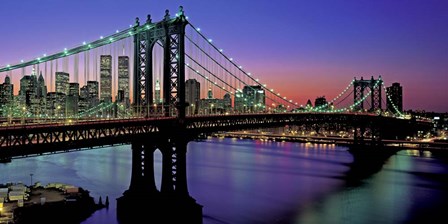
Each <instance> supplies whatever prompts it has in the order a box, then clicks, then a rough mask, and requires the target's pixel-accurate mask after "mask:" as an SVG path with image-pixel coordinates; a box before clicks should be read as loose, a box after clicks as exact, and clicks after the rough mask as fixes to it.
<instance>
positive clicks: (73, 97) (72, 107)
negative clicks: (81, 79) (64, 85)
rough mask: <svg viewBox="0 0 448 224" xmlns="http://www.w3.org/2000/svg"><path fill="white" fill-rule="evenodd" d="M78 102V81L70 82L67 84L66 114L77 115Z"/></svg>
mask: <svg viewBox="0 0 448 224" xmlns="http://www.w3.org/2000/svg"><path fill="white" fill-rule="evenodd" d="M78 102H79V83H77V82H72V83H70V84H69V90H68V95H67V101H66V106H67V107H66V110H67V116H76V115H78Z"/></svg>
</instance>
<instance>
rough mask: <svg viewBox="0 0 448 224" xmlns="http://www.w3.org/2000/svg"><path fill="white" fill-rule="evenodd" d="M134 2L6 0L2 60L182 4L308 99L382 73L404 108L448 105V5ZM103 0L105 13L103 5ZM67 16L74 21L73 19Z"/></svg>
mask: <svg viewBox="0 0 448 224" xmlns="http://www.w3.org/2000/svg"><path fill="white" fill-rule="evenodd" d="M137 2H138V3H136V4H140V5H148V7H134V6H133V5H132V4H128V5H126V4H125V3H124V2H122V1H116V3H117V4H114V3H112V4H105V3H106V2H105V1H96V2H92V3H90V2H89V5H90V6H91V8H89V9H85V11H84V13H83V15H82V16H77V14H76V13H75V12H76V10H73V11H74V12H71V10H69V11H68V12H67V14H66V15H60V14H58V16H57V17H56V18H55V17H54V15H55V14H56V13H55V12H56V11H57V10H62V9H64V8H69V7H71V8H73V9H79V10H81V5H83V4H84V3H81V2H80V3H55V2H52V1H43V2H42V3H41V4H39V5H35V4H29V5H27V1H22V2H20V3H16V2H6V3H3V4H5V7H2V9H0V18H1V19H2V20H4V21H10V23H8V24H5V29H6V30H8V32H9V34H10V35H5V36H2V37H0V43H1V47H2V48H3V49H5V51H4V52H9V53H8V54H1V55H0V66H3V65H5V64H8V63H14V62H17V61H18V60H20V59H21V58H22V57H23V58H25V59H27V58H34V57H36V56H37V55H40V54H41V53H52V52H56V51H57V49H60V48H61V47H70V46H75V45H78V44H79V42H80V41H83V40H89V41H92V40H94V39H97V38H98V36H99V35H109V34H111V33H113V32H114V31H115V30H116V29H120V28H121V29H123V28H126V27H127V26H128V25H126V24H132V23H133V21H134V18H135V17H136V16H138V17H140V18H141V19H142V20H143V18H145V16H146V14H148V13H149V14H152V17H153V18H154V19H155V20H159V19H161V18H162V17H163V11H164V10H165V9H169V10H170V12H171V14H172V15H174V13H175V12H177V7H178V6H179V5H183V6H184V9H185V11H186V14H187V16H189V17H190V21H191V22H192V23H193V24H195V26H198V27H201V29H202V30H203V32H204V33H206V34H207V36H210V37H211V38H213V41H214V43H216V45H217V46H219V47H222V48H223V49H224V50H225V51H226V54H228V55H230V56H232V57H234V58H235V61H237V63H239V64H241V65H243V66H244V67H245V69H247V70H248V71H250V72H252V74H254V76H256V77H259V78H260V80H261V81H262V82H264V83H268V84H269V86H272V87H273V88H275V89H276V90H278V91H279V92H281V93H282V95H286V96H288V98H292V99H293V100H294V101H296V102H299V103H301V104H305V103H306V101H307V100H308V99H311V100H312V101H313V100H314V99H315V98H316V97H318V96H321V95H324V96H326V97H327V99H328V98H333V97H334V96H335V95H336V94H337V93H339V92H340V91H341V90H342V89H343V88H345V86H346V85H347V84H348V82H349V81H350V80H351V79H352V78H353V77H357V78H360V77H361V76H363V77H364V78H369V77H370V76H372V75H373V76H378V75H381V76H382V77H383V79H384V81H385V84H386V86H390V85H391V84H392V83H394V82H398V83H400V84H401V85H402V86H403V109H404V110H408V109H413V110H418V109H424V110H427V111H437V112H447V111H448V107H447V106H446V105H444V104H443V103H440V102H444V99H445V98H446V97H448V95H447V94H448V93H447V91H445V87H446V85H448V81H447V79H448V78H447V76H446V73H447V68H446V65H445V63H446V62H447V61H448V60H447V59H448V56H447V55H446V53H444V52H447V50H448V47H447V44H446V43H445V42H444V41H443V40H444V39H447V36H448V32H447V28H445V25H444V24H446V22H447V21H448V16H447V15H446V14H445V13H443V10H442V9H443V7H442V6H445V5H446V4H447V3H444V2H440V1H439V2H438V1H432V2H430V3H426V4H423V3H419V2H417V1H407V2H406V3H403V2H393V3H390V2H386V1H376V2H375V3H372V2H370V3H366V2H364V3H359V2H348V3H347V2H345V4H338V3H335V2H330V1H326V2H325V1H318V2H315V3H296V2H292V1H280V2H278V3H277V2H276V3H275V6H274V3H273V2H272V3H271V2H268V1H259V2H257V3H258V4H253V3H252V2H250V3H249V1H241V2H238V4H233V5H232V4H225V3H213V4H211V3H207V2H206V3H203V4H198V2H195V1H188V2H182V1H169V2H167V3H166V4H165V5H161V4H154V3H155V1H149V3H147V4H144V2H140V1H137ZM145 2H146V1H145ZM120 3H121V4H120ZM323 3H325V4H323ZM101 4H103V5H101ZM118 5H120V7H118ZM7 6H9V7H7ZM100 6H103V7H105V8H106V9H110V10H109V11H107V10H104V11H107V12H109V13H102V12H101V11H99V7H100ZM121 6H122V7H121ZM217 8H219V10H217ZM44 9H45V10H46V11H47V12H48V13H47V14H48V15H47V14H45V13H44V15H41V16H39V26H30V27H27V29H19V27H21V26H20V24H26V23H27V22H29V20H30V19H31V20H32V19H33V18H31V17H27V16H25V15H26V14H27V13H30V12H32V11H39V10H44ZM131 9H132V10H131ZM15 10H19V11H20V12H22V13H18V11H15ZM118 12H120V13H118ZM216 12H219V13H216ZM18 15H22V16H18ZM230 15H232V16H230ZM71 16H73V18H74V19H72V20H67V18H68V17H71ZM64 18H65V19H64ZM224 18H225V19H224ZM236 21H238V22H236ZM235 24H237V25H236V26H235ZM266 27H269V30H266ZM266 31H268V32H266ZM330 33H331V34H332V35H329V34H330ZM49 34H50V35H49ZM51 34H52V35H51ZM61 36H62V37H64V38H58V37H61ZM31 37H32V38H31ZM19 46H20V47H19ZM240 46H244V47H240ZM51 49H53V50H51ZM46 50H48V51H47V52H45V51H46ZM0 78H1V79H3V78H4V74H3V73H2V76H1V77H0ZM15 84H16V83H15ZM16 85H17V84H16Z"/></svg>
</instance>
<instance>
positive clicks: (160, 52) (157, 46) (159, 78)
mask: <svg viewBox="0 0 448 224" xmlns="http://www.w3.org/2000/svg"><path fill="white" fill-rule="evenodd" d="M151 55H152V61H151V63H152V86H153V87H154V88H153V89H152V90H151V91H153V96H154V97H153V101H152V103H153V104H152V105H150V107H152V110H150V111H151V112H152V115H154V116H162V114H163V106H164V105H163V104H164V97H163V96H164V94H163V91H164V88H163V87H164V80H163V74H164V48H163V43H162V41H161V40H160V39H159V40H156V41H155V42H154V43H153V45H152V46H151Z"/></svg>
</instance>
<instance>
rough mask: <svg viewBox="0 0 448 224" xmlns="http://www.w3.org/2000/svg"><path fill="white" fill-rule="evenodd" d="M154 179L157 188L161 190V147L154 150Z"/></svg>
mask: <svg viewBox="0 0 448 224" xmlns="http://www.w3.org/2000/svg"><path fill="white" fill-rule="evenodd" d="M154 181H155V183H156V188H157V190H159V191H160V190H161V189H162V188H161V186H162V152H161V151H160V149H158V148H157V149H156V150H154Z"/></svg>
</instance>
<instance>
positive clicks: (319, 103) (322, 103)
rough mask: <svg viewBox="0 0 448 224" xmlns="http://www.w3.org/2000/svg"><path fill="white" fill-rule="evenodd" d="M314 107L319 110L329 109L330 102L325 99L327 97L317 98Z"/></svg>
mask: <svg viewBox="0 0 448 224" xmlns="http://www.w3.org/2000/svg"><path fill="white" fill-rule="evenodd" d="M314 106H315V107H317V108H319V109H327V106H328V102H327V99H325V96H320V97H317V98H316V100H315V101H314Z"/></svg>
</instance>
